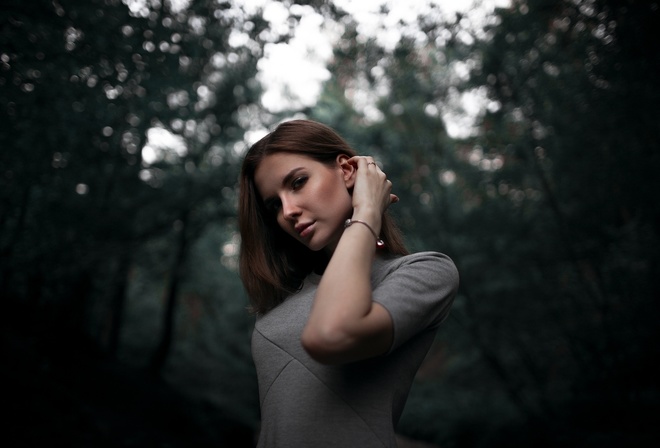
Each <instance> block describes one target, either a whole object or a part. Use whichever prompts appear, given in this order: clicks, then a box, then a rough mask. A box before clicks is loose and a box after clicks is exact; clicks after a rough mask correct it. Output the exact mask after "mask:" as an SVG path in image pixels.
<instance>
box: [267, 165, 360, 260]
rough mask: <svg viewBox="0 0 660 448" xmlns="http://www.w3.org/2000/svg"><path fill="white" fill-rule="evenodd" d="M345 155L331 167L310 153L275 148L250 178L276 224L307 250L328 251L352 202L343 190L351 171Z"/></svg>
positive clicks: (339, 234)
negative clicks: (280, 150)
mask: <svg viewBox="0 0 660 448" xmlns="http://www.w3.org/2000/svg"><path fill="white" fill-rule="evenodd" d="M347 159H348V157H346V156H339V157H338V158H337V160H336V161H335V163H334V164H333V165H325V164H323V163H321V162H318V161H316V160H314V159H312V158H310V157H307V156H304V155H301V154H295V153H286V152H280V153H275V154H271V155H269V156H266V157H265V158H264V159H263V160H262V161H261V163H260V164H259V166H258V167H257V169H256V171H255V175H254V181H255V184H256V187H257V190H258V192H259V195H260V196H261V198H262V199H263V201H264V204H265V205H266V209H267V210H268V212H269V213H272V214H273V215H274V216H275V217H276V219H277V223H278V224H279V226H280V227H281V228H282V229H283V230H284V231H285V232H286V233H288V234H289V235H291V236H292V237H294V238H295V239H296V240H298V241H300V242H301V243H303V244H304V245H305V246H307V247H308V248H309V249H311V250H313V251H318V250H321V249H326V250H329V251H333V250H334V248H335V247H336V246H337V242H338V241H339V238H340V237H341V234H342V232H343V231H344V226H343V224H344V221H345V220H346V218H348V217H350V216H351V213H352V210H353V206H352V199H351V195H350V193H349V191H348V188H349V187H350V186H351V185H352V176H353V169H352V167H351V166H350V165H348V164H343V163H341V162H342V161H343V160H347Z"/></svg>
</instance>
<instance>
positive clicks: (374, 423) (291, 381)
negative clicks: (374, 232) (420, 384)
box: [252, 252, 458, 448]
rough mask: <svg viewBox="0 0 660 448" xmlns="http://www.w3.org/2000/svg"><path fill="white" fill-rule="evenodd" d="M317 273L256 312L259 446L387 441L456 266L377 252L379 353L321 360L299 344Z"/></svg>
mask: <svg viewBox="0 0 660 448" xmlns="http://www.w3.org/2000/svg"><path fill="white" fill-rule="evenodd" d="M320 279H321V277H320V276H319V275H317V274H310V275H309V276H308V277H307V278H306V279H305V281H304V283H303V286H302V288H301V290H300V291H299V292H297V293H295V294H293V295H291V296H290V297H288V298H287V299H286V300H285V301H284V302H283V303H281V304H280V305H278V306H277V307H276V308H274V309H272V310H271V311H269V312H268V313H266V314H265V315H261V316H258V317H257V321H256V324H255V328H254V332H253V334H252V356H253V358H254V362H255V365H256V368H257V377H258V380H259V399H260V403H261V432H260V436H259V444H258V446H259V447H282V448H289V447H294V448H304V447H310V448H320V447H342V448H345V447H364V448H369V447H395V446H396V441H395V436H394V426H395V425H396V424H397V422H398V420H399V417H400V416H401V412H402V411H403V407H404V405H405V402H406V398H407V396H408V392H409V391H410V386H411V385H412V381H413V379H414V377H415V373H416V372H417V369H418V368H419V366H420V364H421V362H422V361H423V359H424V357H425V356H426V353H427V352H428V350H429V348H430V346H431V343H432V342H433V339H434V337H435V334H436V331H437V327H438V325H440V323H441V322H442V321H443V320H444V318H445V317H446V316H447V314H448V313H449V308H450V306H451V303H452V302H453V300H454V296H455V295H456V290H457V289H458V272H457V270H456V267H455V266H454V263H453V262H452V261H451V259H450V258H449V257H447V256H446V255H443V254H440V253H437V252H422V253H417V254H412V255H407V256H403V257H397V258H390V259H383V258H380V257H377V258H376V260H375V261H374V263H373V268H372V272H371V284H372V290H373V299H374V301H376V302H378V303H380V304H381V305H383V306H384V307H385V308H386V309H387V310H388V312H389V313H390V315H391V316H392V321H393V323H394V340H393V343H392V347H391V349H390V351H389V352H388V353H387V354H386V355H384V356H378V357H375V358H371V359H367V360H363V361H358V362H354V363H349V364H344V365H336V366H328V365H323V364H320V363H318V362H316V361H314V360H313V359H312V358H311V357H310V356H309V355H308V354H307V352H306V351H305V350H304V349H303V347H302V345H301V343H300V335H301V333H302V330H303V328H304V326H305V323H306V322H307V318H308V316H309V313H310V310H311V306H312V302H313V300H314V295H315V293H316V288H317V286H318V284H319V281H320Z"/></svg>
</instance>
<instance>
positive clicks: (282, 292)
mask: <svg viewBox="0 0 660 448" xmlns="http://www.w3.org/2000/svg"><path fill="white" fill-rule="evenodd" d="M278 152H288V153H295V154H302V155H305V156H307V157H310V158H312V159H314V160H317V161H319V162H321V163H325V164H327V165H332V164H334V163H335V161H336V159H337V156H339V155H341V154H345V155H347V156H349V157H353V156H355V155H356V154H357V153H356V152H355V151H354V150H353V149H352V148H351V147H350V146H349V145H348V143H346V141H345V140H344V139H343V138H341V137H340V136H339V135H338V134H337V133H336V132H335V131H334V130H333V129H331V128H329V127H328V126H325V125H323V124H320V123H317V122H314V121H309V120H292V121H287V122H284V123H281V124H280V125H279V126H277V128H275V130H274V131H273V132H271V133H270V134H268V135H266V136H265V137H263V138H262V139H261V140H259V141H258V142H257V143H255V144H254V145H252V147H251V148H250V149H249V150H248V152H247V154H246V156H245V159H244V160H243V166H242V168H241V176H240V194H239V206H238V207H239V209H238V221H239V229H240V233H241V249H240V258H239V270H240V276H241V280H242V281H243V285H244V286H245V289H246V291H247V293H248V296H249V298H250V304H251V311H252V312H256V313H261V314H263V313H266V312H267V311H269V310H271V309H272V308H274V307H275V306H277V305H279V304H280V303H281V302H282V301H283V300H284V299H285V298H286V297H287V296H289V295H290V294H292V293H293V292H295V291H297V290H298V289H299V288H300V287H301V285H302V282H303V280H304V278H305V277H306V276H307V275H308V274H309V273H310V272H312V270H313V269H314V268H315V267H318V266H319V265H321V266H322V265H323V263H326V262H327V260H326V259H324V254H323V253H322V252H321V251H319V252H314V251H312V250H310V249H309V248H307V247H306V246H305V245H303V244H301V243H300V242H298V241H296V240H295V239H294V238H292V237H291V236H289V235H288V234H287V233H286V232H284V230H282V229H281V228H280V226H279V225H278V224H277V221H276V218H275V217H273V216H272V214H270V213H268V212H267V211H266V208H265V206H264V202H263V200H262V198H261V197H260V196H259V193H258V191H257V188H256V185H255V182H254V174H255V171H256V169H257V167H258V166H259V163H261V161H262V160H263V159H264V158H265V157H267V156H269V155H271V154H275V153H278ZM380 236H381V238H382V240H383V241H384V242H385V249H383V250H386V251H387V252H388V253H390V254H392V255H405V254H407V253H408V251H407V250H406V248H405V246H404V244H403V238H402V236H401V233H400V232H399V230H398V228H397V227H396V225H395V224H394V222H393V220H392V219H391V217H390V216H389V215H388V214H387V212H386V213H385V214H384V215H383V222H382V225H381V235H380Z"/></svg>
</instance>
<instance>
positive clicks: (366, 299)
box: [302, 213, 391, 363]
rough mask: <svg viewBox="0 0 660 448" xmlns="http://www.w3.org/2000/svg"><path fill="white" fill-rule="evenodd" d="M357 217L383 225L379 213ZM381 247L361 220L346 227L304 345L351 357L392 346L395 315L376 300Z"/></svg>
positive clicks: (322, 355) (326, 358)
mask: <svg viewBox="0 0 660 448" xmlns="http://www.w3.org/2000/svg"><path fill="white" fill-rule="evenodd" d="M353 216H354V219H361V220H364V221H365V222H369V223H370V225H371V226H372V228H375V229H379V228H380V217H379V216H377V215H375V217H374V215H373V214H372V215H367V214H362V215H360V214H359V213H356V214H354V215H353ZM358 216H360V218H358ZM367 216H370V217H367ZM367 220H369V221H367ZM375 229H374V230H375ZM375 231H377V230H375ZM375 247H376V244H375V239H374V236H373V234H372V233H371V231H370V230H369V228H367V227H366V226H364V225H357V224H356V225H353V226H351V227H349V228H347V229H346V230H345V231H344V234H343V236H342V238H341V239H340V241H339V244H338V245H337V248H336V249H335V252H334V255H333V256H332V259H331V261H330V263H329V264H328V266H327V268H326V271H325V273H324V274H323V278H322V280H321V283H320V284H319V287H318V290H317V293H316V297H315V299H314V305H313V307H312V311H311V314H310V317H309V320H308V322H307V325H306V327H305V330H304V332H303V338H302V340H303V345H304V346H305V348H306V349H307V351H308V352H309V353H310V355H312V356H313V357H315V358H316V359H317V360H319V361H322V362H327V363H341V362H349V361H354V360H357V359H362V358H366V357H371V356H376V355H379V354H381V353H383V352H385V351H386V350H387V348H388V347H389V344H390V342H391V320H390V317H389V314H388V313H387V311H386V310H384V308H382V307H380V306H379V305H377V304H375V303H374V302H373V301H372V290H371V265H372V263H373V259H374V256H375Z"/></svg>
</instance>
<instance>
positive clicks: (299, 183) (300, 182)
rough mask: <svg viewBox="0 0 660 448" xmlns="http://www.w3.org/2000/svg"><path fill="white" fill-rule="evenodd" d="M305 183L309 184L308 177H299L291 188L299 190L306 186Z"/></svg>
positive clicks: (292, 183)
mask: <svg viewBox="0 0 660 448" xmlns="http://www.w3.org/2000/svg"><path fill="white" fill-rule="evenodd" d="M305 182H307V177H305V176H303V177H297V178H295V179H294V180H293V182H291V188H292V189H294V190H298V189H299V188H300V187H302V186H303V185H305Z"/></svg>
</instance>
